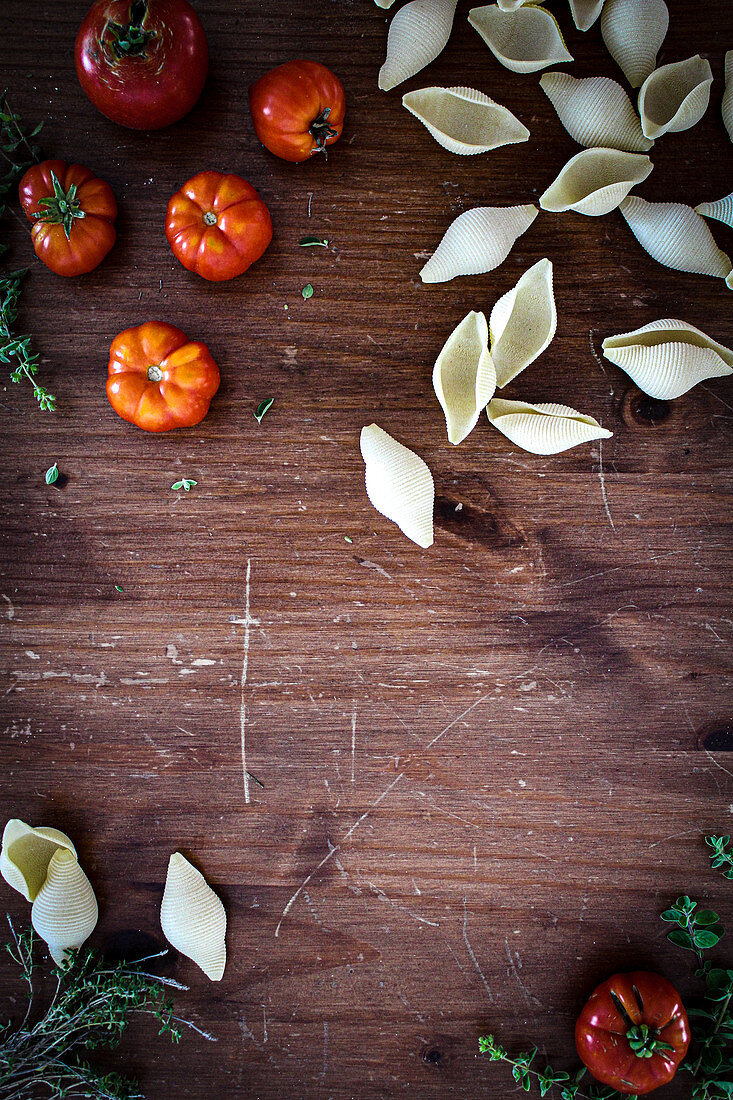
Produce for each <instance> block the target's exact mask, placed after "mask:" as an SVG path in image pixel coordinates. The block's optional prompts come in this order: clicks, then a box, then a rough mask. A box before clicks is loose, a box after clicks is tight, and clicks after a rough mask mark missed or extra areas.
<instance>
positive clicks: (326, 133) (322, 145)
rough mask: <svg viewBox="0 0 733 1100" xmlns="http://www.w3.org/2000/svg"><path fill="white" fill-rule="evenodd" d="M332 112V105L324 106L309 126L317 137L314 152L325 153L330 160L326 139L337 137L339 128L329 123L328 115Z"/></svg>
mask: <svg viewBox="0 0 733 1100" xmlns="http://www.w3.org/2000/svg"><path fill="white" fill-rule="evenodd" d="M330 114H331V108H330V107H324V108H323V110H322V111H321V113H320V114H319V115H316V117H315V118H314V119H313V121H312V122H311V124H310V127H309V130H308V132H309V134H310V135H311V137H313V138H314V139H315V143H316V148H315V149H314V150H313V152H314V153H323V155H324V157H325V158H326V160H328V150H327V149H326V141H327V140H328V138H332V137H337V136H338V130H334V128H333V126H329V124H328V116H329V115H330Z"/></svg>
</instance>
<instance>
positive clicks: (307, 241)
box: [298, 237, 328, 248]
mask: <svg viewBox="0 0 733 1100" xmlns="http://www.w3.org/2000/svg"><path fill="white" fill-rule="evenodd" d="M298 244H299V245H300V247H301V248H315V247H318V248H328V241H327V240H325V238H321V237H301V238H300V240H299V241H298Z"/></svg>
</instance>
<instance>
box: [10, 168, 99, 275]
mask: <svg viewBox="0 0 733 1100" xmlns="http://www.w3.org/2000/svg"><path fill="white" fill-rule="evenodd" d="M18 196H19V198H20V205H21V206H22V207H23V209H24V210H25V213H26V215H27V217H28V219H29V220H30V221H32V222H33V228H32V229H31V238H32V239H33V247H34V248H35V250H36V255H37V256H38V258H39V259H40V260H43V262H44V264H46V266H47V267H50V268H51V270H52V271H55V272H56V274H57V275H84V274H85V273H86V272H87V271H92V269H93V268H95V267H96V266H97V265H98V264H100V263H101V262H102V260H103V259H104V257H105V256H106V255H107V253H108V252H109V250H110V248H111V247H112V245H113V244H114V243H115V239H116V237H117V233H116V231H115V224H114V223H115V218H116V217H117V202H116V201H115V197H114V195H113V193H112V188H111V187H110V185H109V184H108V183H105V181H104V180H101V179H98V178H97V176H95V175H94V173H93V172H91V171H90V170H89V168H84V167H83V165H81V164H67V163H66V162H65V161H63V160H44V161H43V162H42V163H41V164H34V165H33V167H32V168H29V169H28V171H27V172H26V174H25V175H24V176H23V179H22V180H21V181H20V185H19V188H18Z"/></svg>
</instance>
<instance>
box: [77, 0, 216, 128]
mask: <svg viewBox="0 0 733 1100" xmlns="http://www.w3.org/2000/svg"><path fill="white" fill-rule="evenodd" d="M74 56H75V61H76V73H77V76H78V77H79V83H80V84H81V86H82V88H83V89H84V91H85V92H86V94H87V95H88V96H89V98H90V99H91V101H92V103H93V104H94V106H95V107H96V108H97V110H99V111H101V112H102V114H103V115H106V116H107V118H110V119H112V121H113V122H118V123H119V124H120V125H121V126H129V127H131V128H132V129H134V130H159V129H161V127H163V126H170V125H171V123H173V122H177V121H178V119H179V118H183V116H184V115H187V114H188V112H189V111H190V110H191V108H192V107H193V105H194V103H195V102H196V100H197V99H198V98H199V96H200V95H201V92H202V89H203V87H204V83H205V82H206V74H207V72H208V68H209V47H208V44H207V42H206V33H205V31H204V28H203V26H202V25H201V20H200V19H199V17H198V15H197V14H196V12H195V11H194V10H193V8H192V7H191V5H190V4H189V3H188V0H96V3H95V4H92V6H91V8H90V9H89V11H88V12H87V14H86V16H85V17H84V21H83V22H82V25H81V27H80V28H79V33H78V34H77V36H76V46H75V50H74Z"/></svg>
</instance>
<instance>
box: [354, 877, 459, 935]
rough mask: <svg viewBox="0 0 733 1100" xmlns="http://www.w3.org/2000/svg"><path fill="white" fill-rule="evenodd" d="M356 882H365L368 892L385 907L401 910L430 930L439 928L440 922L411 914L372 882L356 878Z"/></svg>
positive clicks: (405, 907)
mask: <svg viewBox="0 0 733 1100" xmlns="http://www.w3.org/2000/svg"><path fill="white" fill-rule="evenodd" d="M357 881H359V882H366V884H367V886H368V887H369V889H370V890H372V891H373V892H374V893H375V894H376V895H377V897H378V898H379V900H380V901H383V902H385V903H386V904H387V905H391V906H392V907H393V908H394V909H401V910H402V912H403V913H407V915H408V917H412V919H413V920H416V921H419V922H420V924H429V925H430V926H431V927H432V928H440V921H436V920H428V919H427V917H420V916H418V915H417V913H413V912H412V910H411V909H408V908H407V906H405V905H400V904H399V902H397V901H394V900H393V898H391V897H389V896H388V895H387V894H386V893H385V892H384V890H383V889H382V888H381V886H377V885H376V884H375V883H374V882H370V881H369V879H368V878H367V879H362V878H361V877H358V879H357Z"/></svg>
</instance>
